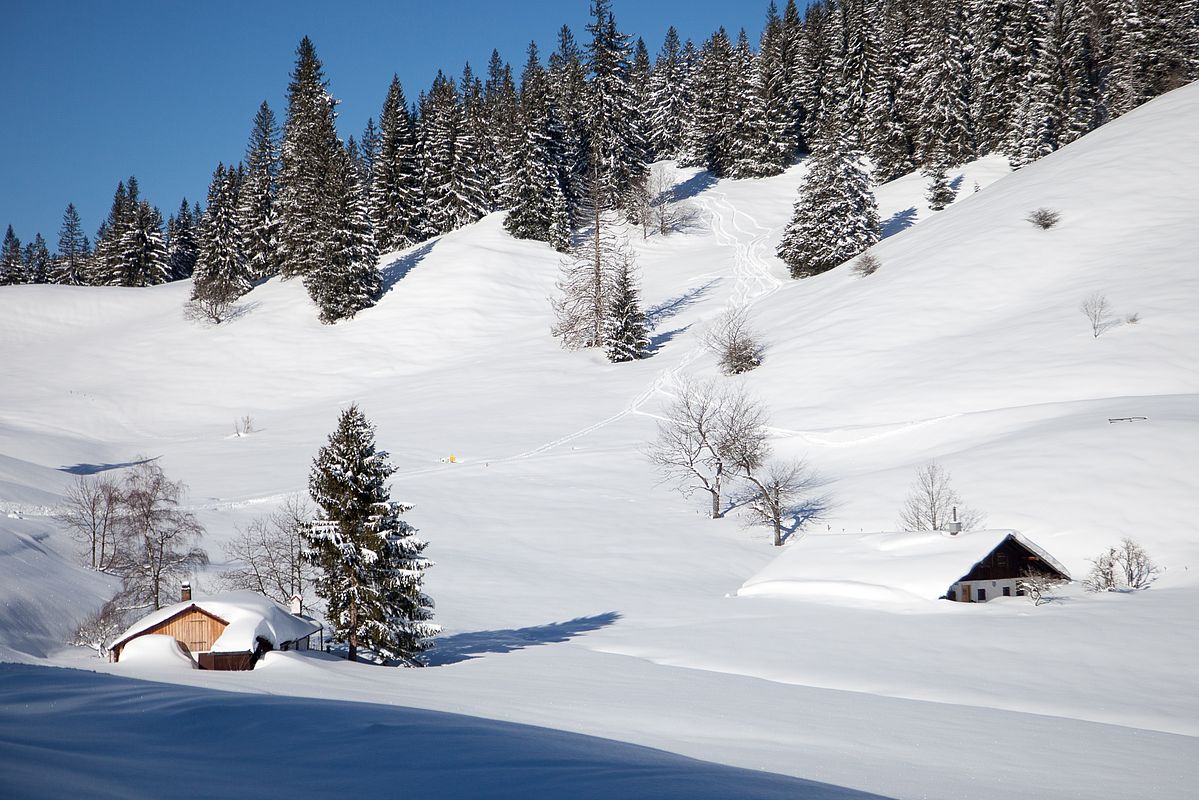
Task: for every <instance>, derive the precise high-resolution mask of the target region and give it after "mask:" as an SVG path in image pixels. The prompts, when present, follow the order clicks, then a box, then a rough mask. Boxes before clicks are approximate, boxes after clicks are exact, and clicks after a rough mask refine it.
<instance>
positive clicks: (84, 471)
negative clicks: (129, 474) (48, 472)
mask: <svg viewBox="0 0 1199 800" xmlns="http://www.w3.org/2000/svg"><path fill="white" fill-rule="evenodd" d="M157 460H158V456H155V457H154V458H143V459H142V460H141V461H125V462H122V463H120V464H72V465H71V466H69V467H59V468H58V471H59V472H69V473H70V474H72V475H96V474H97V473H100V472H108V471H109V470H110V469H125V468H126V467H136V466H137V465H138V464H149V463H150V462H151V461H157Z"/></svg>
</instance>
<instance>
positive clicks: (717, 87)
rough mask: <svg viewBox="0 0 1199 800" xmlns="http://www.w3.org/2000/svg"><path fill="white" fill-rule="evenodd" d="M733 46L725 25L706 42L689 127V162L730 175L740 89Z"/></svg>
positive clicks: (686, 153) (686, 144) (694, 82)
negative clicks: (736, 105) (736, 97)
mask: <svg viewBox="0 0 1199 800" xmlns="http://www.w3.org/2000/svg"><path fill="white" fill-rule="evenodd" d="M736 77H737V76H736V68H735V65H734V56H733V47H732V44H731V43H730V42H729V37H728V34H727V33H725V30H724V28H721V29H719V30H718V31H716V33H714V34H712V36H711V37H710V38H709V39H708V40H707V41H706V42H704V45H703V47H702V48H701V50H700V54H699V61H698V64H697V65H696V69H695V72H694V74H693V76H692V82H691V91H692V94H693V96H694V104H695V109H694V116H693V117H692V119H691V124H690V125H688V126H687V128H686V138H685V140H684V145H683V149H684V155H683V159H682V162H683V164H684V165H685V166H700V167H703V168H704V169H706V170H708V171H710V172H711V173H713V174H714V175H717V176H723V175H727V174H728V172H729V169H730V168H731V166H732V150H733V136H734V124H735V123H736V119H737V114H736V109H735V106H734V98H735V95H736V91H737V79H736Z"/></svg>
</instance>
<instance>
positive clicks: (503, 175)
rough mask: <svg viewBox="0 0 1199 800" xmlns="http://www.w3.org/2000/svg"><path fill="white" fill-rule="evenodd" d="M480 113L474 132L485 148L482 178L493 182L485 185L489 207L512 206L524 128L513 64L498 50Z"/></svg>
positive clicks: (481, 152)
mask: <svg viewBox="0 0 1199 800" xmlns="http://www.w3.org/2000/svg"><path fill="white" fill-rule="evenodd" d="M478 116H479V125H478V126H477V127H476V128H475V132H474V135H475V138H476V140H477V141H479V142H480V143H481V148H482V149H481V150H480V157H481V162H482V165H483V169H482V171H481V173H480V179H481V180H483V181H485V182H487V183H488V184H489V185H487V186H486V187H485V188H486V189H487V192H486V195H487V203H488V208H489V209H491V210H494V209H498V208H508V207H510V206H511V205H512V202H513V195H512V192H513V185H514V184H513V181H514V180H515V173H516V164H517V152H518V150H519V146H520V141H521V138H522V131H521V128H520V102H519V98H518V94H517V90H516V83H515V82H514V81H513V79H512V67H511V65H509V64H507V63H506V62H505V61H504V60H503V59H502V58H501V57H500V54H499V51H498V50H492V51H491V61H490V62H489V64H488V67H487V81H486V82H485V83H484V84H483V95H482V108H481V114H479V115H478Z"/></svg>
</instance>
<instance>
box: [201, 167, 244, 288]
mask: <svg viewBox="0 0 1199 800" xmlns="http://www.w3.org/2000/svg"><path fill="white" fill-rule="evenodd" d="M235 175H236V171H235V170H226V169H225V165H224V164H220V165H218V166H217V168H216V171H215V172H214V173H213V175H212V183H211V185H210V187H209V189H208V210H207V212H206V213H205V217H204V234H203V236H202V237H201V240H200V252H199V258H198V259H197V260H196V265H195V271H194V273H193V275H192V278H193V285H192V299H193V300H206V301H209V302H212V303H216V304H218V305H226V304H228V303H231V302H233V301H234V300H236V299H237V298H238V297H241V296H242V295H243V294H245V293H246V292H248V291H250V286H251V285H252V282H251V280H250V274H249V270H248V268H247V265H246V258H245V254H244V252H243V250H242V241H243V239H242V232H241V228H240V226H239V223H238V218H239V215H238V213H237V208H236V207H235V205H234V203H235V197H234V189H235V184H236V177H235Z"/></svg>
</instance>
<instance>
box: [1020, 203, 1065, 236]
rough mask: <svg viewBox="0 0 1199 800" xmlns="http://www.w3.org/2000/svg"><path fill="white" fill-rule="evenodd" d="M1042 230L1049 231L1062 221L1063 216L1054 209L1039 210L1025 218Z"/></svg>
mask: <svg viewBox="0 0 1199 800" xmlns="http://www.w3.org/2000/svg"><path fill="white" fill-rule="evenodd" d="M1025 219H1027V220H1028V221H1029V222H1031V223H1032V224H1033V225H1036V226H1037V227H1038V228H1040V229H1042V230H1046V231H1047V230H1049V229H1050V228H1052V227H1053V226H1054V225H1056V224H1058V222H1060V221H1061V219H1062V215H1061V214H1060V213H1058V212H1057V211H1054V210H1053V209H1052V208H1038V209H1036V210H1035V211H1031V212H1029V215H1028V216H1027V217H1026V218H1025Z"/></svg>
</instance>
